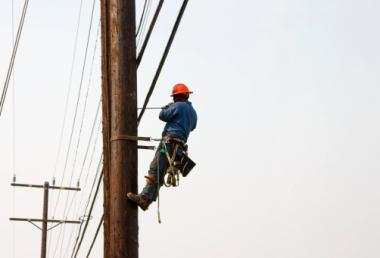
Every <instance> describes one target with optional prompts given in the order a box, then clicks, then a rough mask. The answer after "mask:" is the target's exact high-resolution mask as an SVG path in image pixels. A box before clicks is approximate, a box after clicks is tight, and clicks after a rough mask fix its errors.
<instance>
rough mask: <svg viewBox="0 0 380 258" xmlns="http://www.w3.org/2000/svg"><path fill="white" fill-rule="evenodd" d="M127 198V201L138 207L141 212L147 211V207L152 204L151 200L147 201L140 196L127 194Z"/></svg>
mask: <svg viewBox="0 0 380 258" xmlns="http://www.w3.org/2000/svg"><path fill="white" fill-rule="evenodd" d="M127 197H128V199H129V200H131V201H132V202H134V203H136V204H137V205H138V206H140V208H141V209H142V210H143V211H145V210H147V209H148V207H149V205H150V204H151V203H152V200H149V199H148V198H147V197H145V196H144V195H142V194H134V193H127Z"/></svg>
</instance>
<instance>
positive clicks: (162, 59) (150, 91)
mask: <svg viewBox="0 0 380 258" xmlns="http://www.w3.org/2000/svg"><path fill="white" fill-rule="evenodd" d="M188 2H189V0H184V1H183V4H182V6H181V10H180V11H179V13H178V16H177V20H176V21H175V24H174V27H173V30H172V32H171V34H170V37H169V41H168V43H167V44H166V47H165V51H164V53H163V55H162V58H161V61H160V64H159V66H158V68H157V71H156V74H155V75H154V78H153V81H152V83H151V85H150V88H149V91H148V94H147V95H146V97H145V101H144V105H143V107H142V109H141V112H140V114H139V116H138V118H137V123H138V124H139V123H140V121H141V118H142V116H143V115H144V112H145V109H146V107H147V105H148V102H149V99H150V97H151V96H152V93H153V90H154V88H155V86H156V83H157V80H158V77H159V76H160V73H161V70H162V67H163V66H164V64H165V61H166V57H167V56H168V53H169V50H170V48H171V45H172V43H173V40H174V37H175V35H176V33H177V29H178V26H179V24H180V22H181V19H182V16H183V13H184V12H185V9H186V6H187V3H188Z"/></svg>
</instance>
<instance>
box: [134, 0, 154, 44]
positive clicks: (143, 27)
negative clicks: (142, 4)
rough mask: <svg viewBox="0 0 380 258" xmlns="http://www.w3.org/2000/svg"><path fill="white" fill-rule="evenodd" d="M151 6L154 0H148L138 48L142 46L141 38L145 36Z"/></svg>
mask: <svg viewBox="0 0 380 258" xmlns="http://www.w3.org/2000/svg"><path fill="white" fill-rule="evenodd" d="M151 7H152V0H148V6H147V10H146V12H145V15H144V17H143V20H142V25H141V27H142V29H141V33H140V34H139V35H138V37H137V44H136V49H137V48H138V47H139V46H140V42H141V39H142V38H143V37H144V34H145V29H146V24H147V21H148V18H149V13H150V9H151Z"/></svg>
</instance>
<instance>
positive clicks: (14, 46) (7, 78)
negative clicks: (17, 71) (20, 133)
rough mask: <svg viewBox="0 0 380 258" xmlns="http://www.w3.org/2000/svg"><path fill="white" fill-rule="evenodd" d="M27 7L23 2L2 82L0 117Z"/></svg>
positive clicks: (26, 0)
mask: <svg viewBox="0 0 380 258" xmlns="http://www.w3.org/2000/svg"><path fill="white" fill-rule="evenodd" d="M28 5H29V0H25V2H24V7H23V9H22V14H21V19H20V23H19V26H18V30H17V35H16V41H15V43H14V45H13V51H12V56H11V60H10V62H9V66H8V72H7V76H6V78H5V82H4V87H3V93H2V94H1V99H0V116H1V113H2V111H3V107H4V103H5V97H6V95H7V91H8V87H9V81H10V79H11V76H12V72H13V66H14V63H15V60H16V54H17V50H18V45H19V42H20V38H21V32H22V29H23V27H24V21H25V16H26V12H27V10H28Z"/></svg>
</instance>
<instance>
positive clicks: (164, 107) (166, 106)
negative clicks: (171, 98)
mask: <svg viewBox="0 0 380 258" xmlns="http://www.w3.org/2000/svg"><path fill="white" fill-rule="evenodd" d="M173 104H174V103H173V102H170V103H168V104H167V105H165V106H163V107H162V109H166V108H168V107H170V106H171V105H173Z"/></svg>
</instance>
